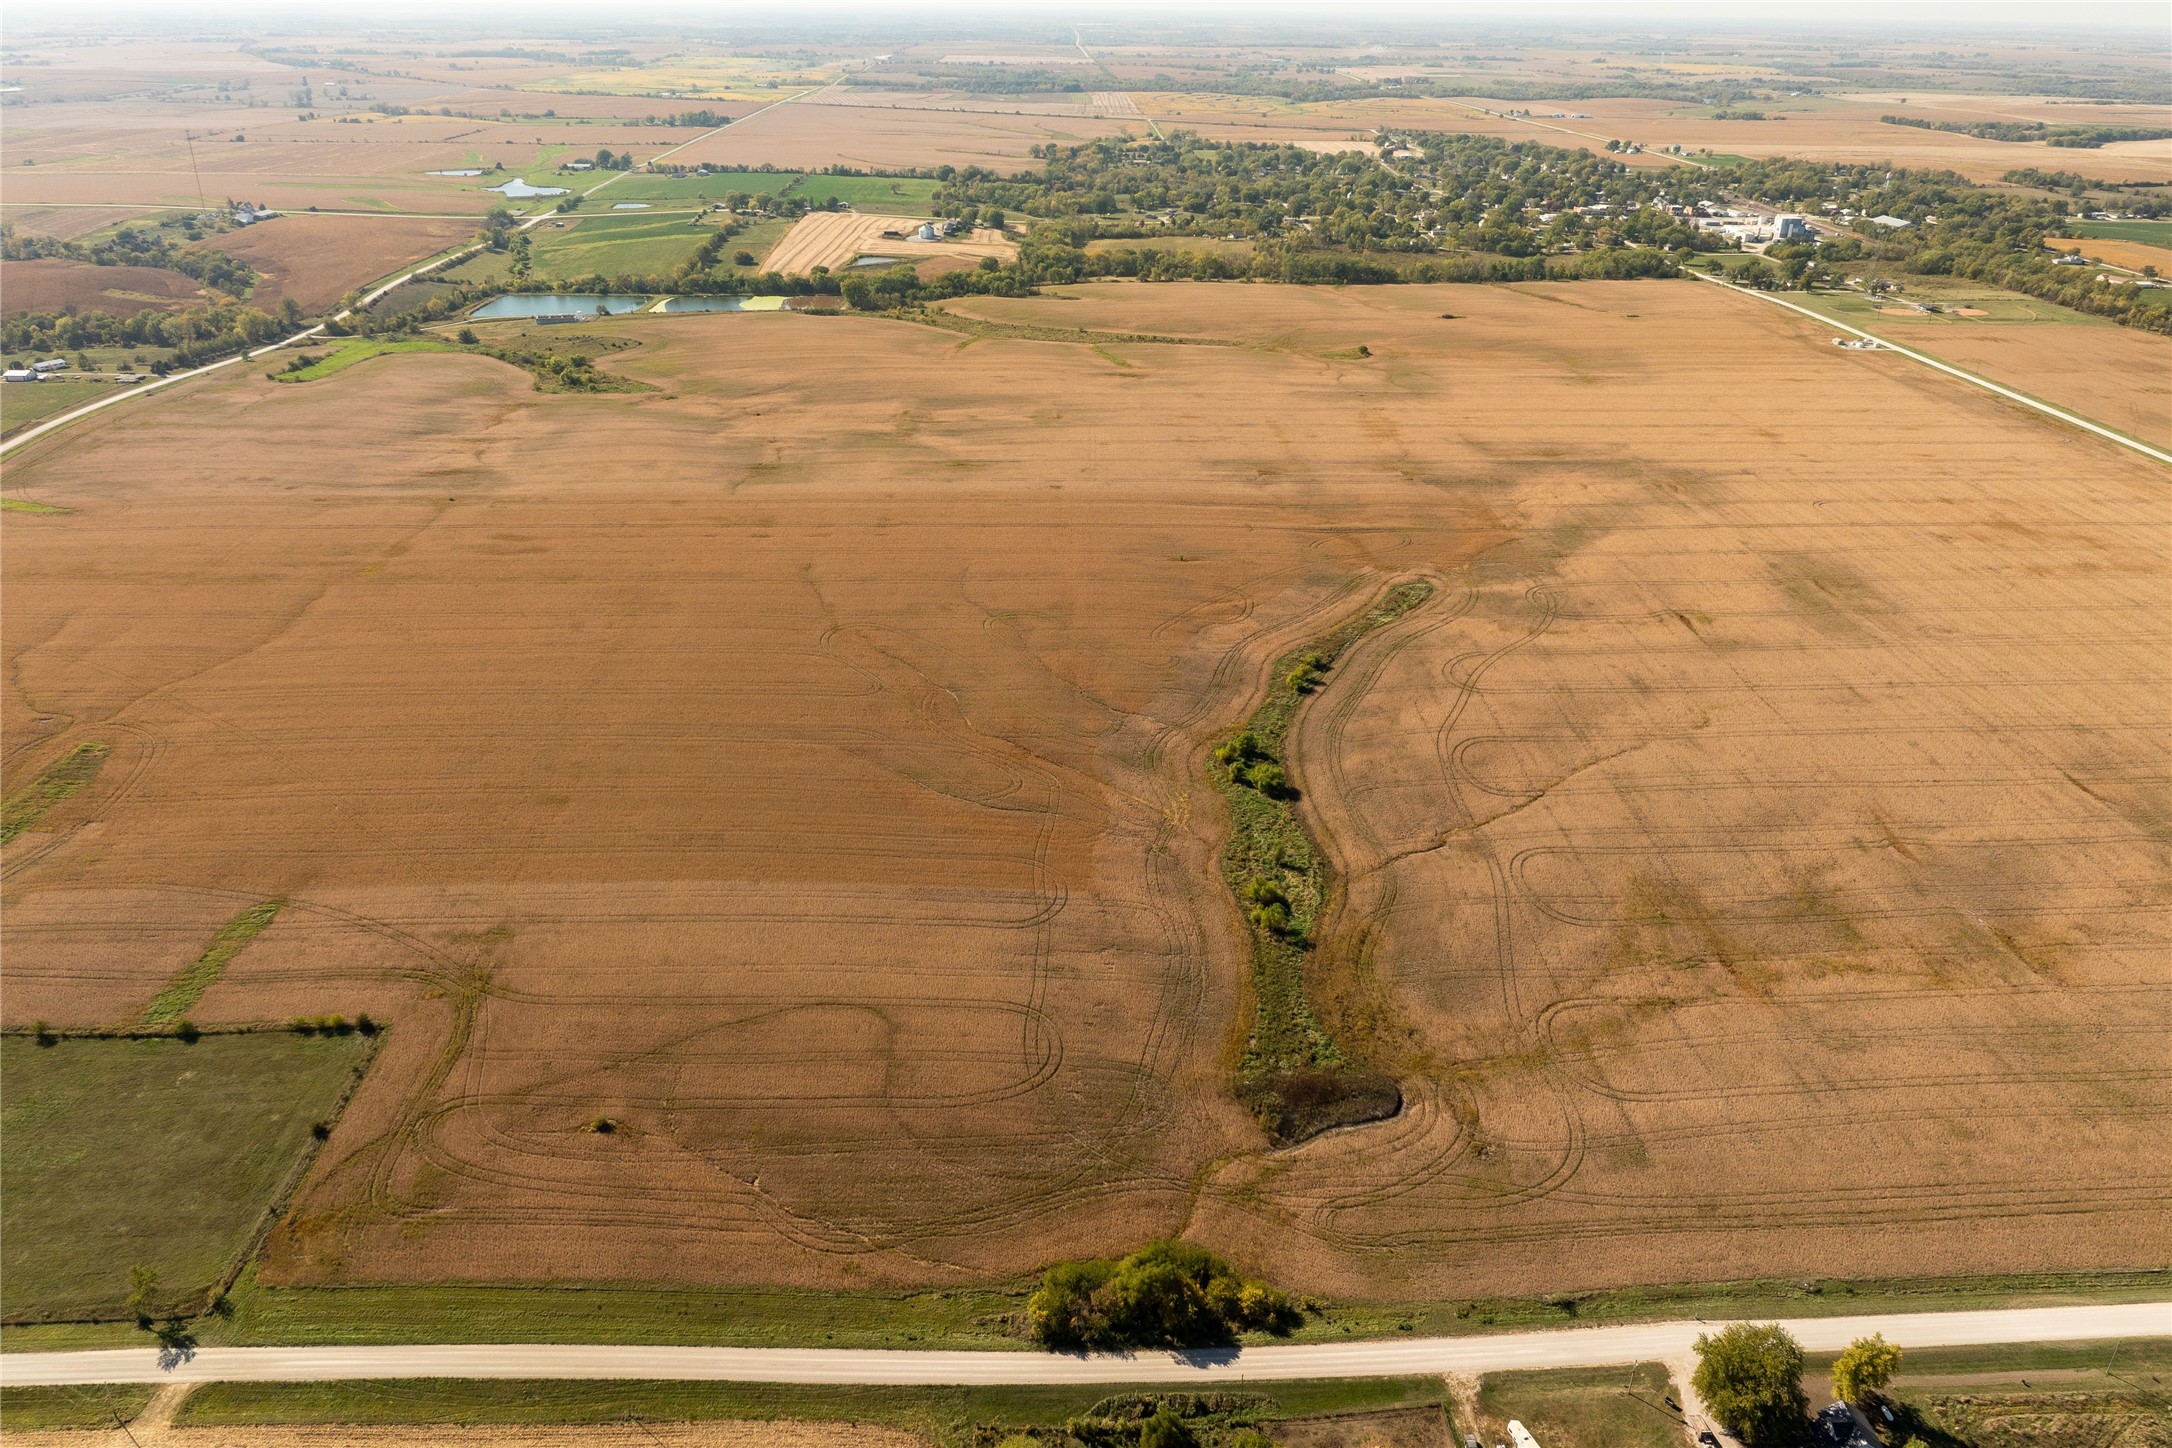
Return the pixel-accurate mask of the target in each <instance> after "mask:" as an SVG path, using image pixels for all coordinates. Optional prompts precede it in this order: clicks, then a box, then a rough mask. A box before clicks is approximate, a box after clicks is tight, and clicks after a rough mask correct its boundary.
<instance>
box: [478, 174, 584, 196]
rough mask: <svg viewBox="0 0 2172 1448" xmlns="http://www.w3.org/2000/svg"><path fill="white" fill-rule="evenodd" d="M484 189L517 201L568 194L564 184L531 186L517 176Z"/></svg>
mask: <svg viewBox="0 0 2172 1448" xmlns="http://www.w3.org/2000/svg"><path fill="white" fill-rule="evenodd" d="M483 189H484V190H485V191H495V192H497V193H498V194H499V195H500V196H506V197H510V198H512V199H513V200H515V201H522V200H525V199H527V198H528V197H530V196H563V195H565V194H566V188H565V187H563V186H530V185H529V184H528V183H527V182H526V181H524V180H522V179H521V178H519V177H517V176H516V177H514V178H513V179H512V180H510V181H507V182H505V183H503V184H502V185H498V186H485V187H484V188H483Z"/></svg>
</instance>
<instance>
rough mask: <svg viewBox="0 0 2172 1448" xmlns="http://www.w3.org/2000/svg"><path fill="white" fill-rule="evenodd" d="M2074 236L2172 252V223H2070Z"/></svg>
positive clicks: (2067, 225)
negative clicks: (2096, 237)
mask: <svg viewBox="0 0 2172 1448" xmlns="http://www.w3.org/2000/svg"><path fill="white" fill-rule="evenodd" d="M2065 229H2066V230H2067V232H2068V233H2070V234H2071V235H2074V236H2100V237H2103V238H2105V239H2106V240H2109V241H2134V242H2140V243H2141V244H2142V245H2144V246H2151V247H2155V248H2157V249H2158V250H2160V251H2167V250H2172V221H2070V222H2068V223H2066V228H2065Z"/></svg>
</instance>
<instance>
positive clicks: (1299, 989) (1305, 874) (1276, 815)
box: [1208, 579, 1433, 1143]
mask: <svg viewBox="0 0 2172 1448" xmlns="http://www.w3.org/2000/svg"><path fill="white" fill-rule="evenodd" d="M1432 596H1433V585H1432V584H1430V583H1428V582H1426V581H1424V580H1423V579H1418V580H1415V581H1412V582H1408V583H1400V584H1397V585H1396V586H1395V587H1393V588H1391V589H1389V590H1388V592H1387V593H1386V594H1385V595H1384V596H1383V597H1382V598H1381V599H1380V601H1379V602H1378V603H1376V604H1374V605H1373V606H1372V607H1371V608H1368V609H1366V610H1365V611H1364V612H1362V613H1360V614H1358V615H1357V616H1356V617H1354V618H1352V619H1350V620H1349V621H1348V622H1346V623H1344V624H1342V625H1341V626H1340V627H1338V628H1336V629H1334V630H1333V631H1332V632H1330V633H1326V634H1323V635H1321V636H1320V637H1318V638H1315V639H1312V640H1310V641H1308V642H1306V643H1303V644H1300V645H1298V646H1297V647H1296V648H1294V649H1291V650H1290V651H1289V652H1288V653H1286V654H1284V655H1283V656H1282V657H1281V658H1279V659H1277V660H1276V661H1275V665H1274V670H1273V674H1272V676H1271V677H1272V682H1270V683H1269V685H1268V687H1267V697H1266V698H1265V699H1264V700H1263V701H1261V703H1260V706H1259V707H1258V708H1257V709H1255V710H1253V712H1252V716H1251V717H1250V718H1249V719H1247V720H1246V721H1245V722H1244V725H1243V727H1242V728H1241V729H1239V730H1238V731H1237V732H1236V733H1235V734H1234V735H1232V736H1231V738H1230V739H1229V740H1228V741H1227V742H1226V743H1224V744H1223V745H1222V747H1221V748H1219V749H1217V750H1216V751H1215V758H1214V761H1213V763H1212V764H1210V765H1209V767H1208V774H1209V777H1210V778H1211V779H1212V781H1213V783H1214V787H1215V788H1216V789H1217V790H1218V791H1220V793H1221V795H1222V798H1223V799H1224V800H1225V801H1226V802H1227V803H1228V805H1229V814H1230V825H1231V829H1230V837H1229V844H1228V846H1227V847H1226V848H1225V849H1224V850H1223V853H1222V873H1223V875H1224V877H1225V878H1226V879H1227V880H1228V881H1229V887H1230V889H1231V890H1232V891H1234V892H1235V893H1236V896H1237V902H1238V905H1239V906H1240V908H1242V909H1243V910H1244V911H1245V916H1246V919H1247V921H1248V922H1249V924H1250V928H1251V933H1252V992H1253V1003H1254V1015H1253V1021H1252V1035H1251V1040H1250V1041H1249V1043H1248V1044H1247V1046H1246V1049H1245V1056H1244V1063H1243V1065H1242V1067H1241V1068H1240V1070H1239V1077H1238V1095H1239V1096H1240V1097H1241V1098H1242V1099H1243V1101H1244V1103H1245V1104H1246V1105H1247V1106H1248V1107H1250V1108H1251V1109H1252V1110H1253V1112H1254V1113H1255V1114H1257V1115H1258V1116H1259V1118H1260V1123H1261V1124H1262V1125H1263V1126H1265V1127H1266V1128H1267V1130H1268V1132H1269V1134H1270V1135H1272V1136H1273V1137H1275V1139H1276V1140H1278V1141H1281V1142H1285V1143H1288V1142H1296V1141H1303V1140H1304V1139H1305V1138H1307V1137H1310V1136H1315V1135H1318V1134H1319V1133H1320V1132H1322V1131H1325V1130H1328V1129H1329V1128H1331V1127H1335V1126H1346V1125H1351V1124H1354V1123H1356V1122H1360V1121H1377V1120H1379V1119H1380V1118H1381V1117H1384V1116H1390V1115H1393V1114H1394V1113H1395V1111H1396V1110H1397V1109H1398V1108H1399V1107H1400V1106H1401V1104H1402V1094H1401V1092H1400V1091H1399V1090H1398V1089H1397V1088H1396V1085H1395V1083H1394V1081H1392V1080H1391V1079H1389V1078H1388V1077H1386V1076H1383V1075H1381V1074H1380V1073H1378V1072H1375V1071H1367V1070H1363V1069H1361V1068H1359V1067H1358V1066H1357V1065H1355V1064H1354V1063H1352V1062H1351V1061H1349V1060H1347V1059H1346V1058H1345V1056H1344V1054H1343V1051H1342V1049H1341V1047H1339V1046H1338V1045H1337V1044H1336V1043H1335V1041H1334V1040H1333V1039H1332V1038H1331V1037H1330V1036H1329V1035H1328V1033H1327V1031H1326V1029H1325V1028H1324V1027H1323V1026H1322V1025H1321V1024H1320V1018H1319V1015H1318V1013H1317V1012H1315V1011H1314V1010H1313V1007H1312V1002H1311V1000H1310V999H1309V998H1308V997H1307V996H1306V994H1305V967H1306V963H1307V961H1308V960H1309V959H1310V958H1311V956H1312V952H1313V950H1314V947H1315V945H1316V944H1317V941H1316V940H1315V931H1316V929H1317V927H1318V922H1319V917H1320V912H1321V910H1322V909H1323V908H1324V907H1325V905H1326V904H1327V900H1328V895H1329V890H1330V886H1331V884H1332V882H1331V880H1330V879H1329V876H1328V869H1327V862H1326V860H1325V858H1324V857H1322V855H1321V854H1320V851H1319V848H1318V847H1317V846H1316V845H1315V844H1314V843H1313V840H1312V836H1311V835H1310V833H1309V832H1308V831H1307V830H1306V829H1305V826H1304V821H1303V819H1302V818H1301V817H1300V816H1299V814H1298V811H1297V792H1296V790H1294V789H1293V788H1291V787H1290V782H1289V774H1290V771H1289V767H1288V766H1289V761H1288V758H1287V753H1288V749H1289V734H1290V726H1291V724H1292V723H1293V722H1294V721H1295V719H1296V717H1297V707H1298V705H1300V704H1302V703H1303V702H1304V701H1305V699H1306V697H1307V696H1309V695H1310V694H1311V693H1313V691H1314V690H1316V689H1318V688H1320V687H1322V686H1323V685H1324V684H1326V683H1327V682H1328V681H1329V679H1330V678H1331V677H1332V674H1333V671H1334V668H1335V666H1336V664H1337V663H1339V662H1340V661H1341V659H1342V657H1343V655H1344V654H1345V653H1346V652H1347V651H1348V650H1349V648H1350V646H1351V645H1352V644H1354V643H1356V642H1357V641H1358V640H1359V639H1361V638H1363V637H1364V636H1365V635H1366V634H1368V633H1370V632H1371V631H1373V630H1374V629H1376V628H1380V627H1383V626H1384V625H1387V624H1390V623H1393V622H1395V620H1397V619H1399V618H1401V617H1403V615H1405V614H1407V613H1409V612H1410V611H1411V610H1412V609H1415V608H1417V607H1418V606H1419V605H1420V604H1422V603H1424V602H1425V601H1426V600H1427V599H1428V598H1431V597H1432Z"/></svg>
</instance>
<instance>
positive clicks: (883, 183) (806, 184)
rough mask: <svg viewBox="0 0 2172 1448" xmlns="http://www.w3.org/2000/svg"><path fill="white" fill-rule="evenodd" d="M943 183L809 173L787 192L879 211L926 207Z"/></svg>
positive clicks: (818, 202)
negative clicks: (936, 189) (811, 174)
mask: <svg viewBox="0 0 2172 1448" xmlns="http://www.w3.org/2000/svg"><path fill="white" fill-rule="evenodd" d="M941 184H942V183H941V182H939V181H934V180H920V179H916V178H914V177H911V176H898V177H890V176H808V177H807V178H806V179H805V180H803V181H801V182H800V183H799V184H798V185H796V186H794V187H792V188H791V190H790V192H789V193H788V194H790V195H793V196H802V197H805V198H806V199H807V200H808V201H809V202H810V203H812V204H814V205H817V206H819V205H821V204H822V203H823V202H826V201H829V200H832V199H835V200H838V201H842V202H844V203H845V204H846V205H847V206H859V207H867V208H870V209H873V210H876V211H900V210H905V211H913V210H925V209H926V207H927V204H928V201H929V199H930V198H932V197H933V196H934V195H935V188H936V187H937V186H939V185H941Z"/></svg>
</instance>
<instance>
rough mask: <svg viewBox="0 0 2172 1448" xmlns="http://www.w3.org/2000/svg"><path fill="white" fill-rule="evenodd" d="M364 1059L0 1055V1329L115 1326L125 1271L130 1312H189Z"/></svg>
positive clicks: (265, 1040) (206, 1042)
mask: <svg viewBox="0 0 2172 1448" xmlns="http://www.w3.org/2000/svg"><path fill="white" fill-rule="evenodd" d="M49 1039H51V1038H49ZM369 1047H370V1042H369V1041H368V1039H367V1038H364V1037H362V1036H358V1035H357V1036H333V1037H313V1036H301V1035H296V1034H291V1033H288V1032H284V1031H279V1032H258V1033H252V1034H244V1035H206V1036H203V1037H201V1038H200V1039H198V1040H196V1041H194V1042H193V1043H189V1042H184V1041H182V1040H180V1039H178V1038H175V1037H156V1038H137V1039H128V1038H104V1039H100V1038H81V1037H60V1038H58V1039H54V1040H52V1043H51V1044H46V1045H40V1044H38V1043H37V1042H36V1041H33V1040H32V1039H31V1038H29V1037H24V1036H10V1037H7V1038H6V1039H5V1040H0V1318H5V1319H6V1320H8V1321H13V1322H21V1321H25V1320H37V1319H48V1320H52V1319H69V1318H95V1317H106V1318H123V1317H127V1316H130V1315H132V1314H131V1311H130V1309H131V1305H132V1304H131V1303H130V1300H129V1299H130V1296H131V1284H130V1279H129V1274H130V1270H131V1269H132V1268H134V1267H137V1266H139V1265H140V1266H144V1267H148V1268H150V1269H152V1270H153V1271H154V1272H156V1273H157V1274H158V1276H157V1283H156V1285H155V1287H154V1288H153V1289H152V1290H151V1291H150V1292H149V1293H148V1294H146V1296H145V1297H144V1299H143V1300H142V1302H141V1304H140V1306H141V1307H142V1309H143V1310H145V1311H146V1312H149V1313H156V1314H161V1315H162V1314H165V1313H169V1312H188V1311H198V1310H201V1309H202V1307H203V1305H204V1302H205V1298H206V1295H207V1294H208V1293H209V1291H210V1290H211V1289H212V1288H214V1287H216V1286H217V1285H218V1284H219V1283H221V1282H222V1281H223V1280H224V1279H225V1277H226V1274H227V1273H228V1272H229V1271H230V1270H231V1269H232V1268H233V1267H234V1265H235V1263H236V1261H237V1259H238V1258H239V1257H240V1256H241V1254H242V1253H243V1252H244V1251H245V1250H246V1249H247V1248H248V1247H249V1245H250V1243H251V1241H252V1240H253V1238H254V1236H255V1233H256V1229H257V1226H258V1224H259V1223H260V1222H261V1221H263V1219H264V1214H265V1212H266V1211H267V1210H268V1209H269V1208H271V1207H272V1206H273V1205H274V1203H275V1202H276V1200H277V1199H278V1197H279V1195H280V1192H281V1190H282V1188H284V1187H285V1186H286V1184H287V1183H288V1181H289V1180H290V1178H291V1177H292V1176H293V1174H294V1172H295V1169H296V1168H297V1167H298V1166H299V1165H300V1163H301V1162H302V1160H303V1156H304V1153H305V1152H306V1150H307V1149H308V1147H309V1145H310V1139H311V1132H310V1128H311V1126H312V1125H314V1124H315V1123H317V1122H320V1121H324V1120H326V1119H328V1118H329V1117H330V1116H331V1115H332V1114H333V1113H334V1112H335V1111H336V1110H337V1108H338V1105H339V1102H340V1100H341V1098H342V1096H343V1094H344V1093H345V1092H346V1091H347V1089H348V1087H349V1085H350V1084H351V1083H352V1082H353V1080H354V1079H355V1073H356V1072H357V1071H359V1070H360V1069H361V1067H362V1065H363V1063H364V1061H365V1060H366V1059H367V1057H368V1052H369ZM131 1328H132V1324H131ZM139 1336H140V1334H139ZM9 1337H10V1341H9V1342H8V1344H7V1345H8V1346H9V1347H11V1348H12V1347H15V1346H16V1345H17V1344H16V1343H15V1341H14V1340H13V1338H14V1335H13V1334H12V1333H11V1334H10V1335H9Z"/></svg>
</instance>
